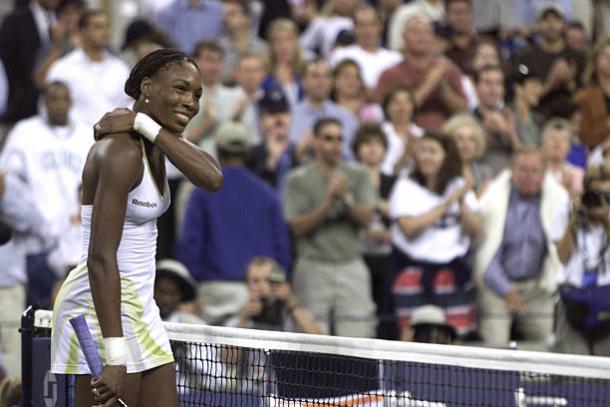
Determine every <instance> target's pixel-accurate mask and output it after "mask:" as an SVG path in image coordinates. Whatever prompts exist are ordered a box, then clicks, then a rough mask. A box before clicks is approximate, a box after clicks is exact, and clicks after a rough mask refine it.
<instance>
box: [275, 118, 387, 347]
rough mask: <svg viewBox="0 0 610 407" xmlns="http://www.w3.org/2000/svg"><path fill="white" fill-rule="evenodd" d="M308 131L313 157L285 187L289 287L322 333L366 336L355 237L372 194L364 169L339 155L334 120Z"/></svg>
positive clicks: (366, 305) (369, 321) (367, 293)
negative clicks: (291, 257)
mask: <svg viewBox="0 0 610 407" xmlns="http://www.w3.org/2000/svg"><path fill="white" fill-rule="evenodd" d="M313 133H314V142H313V144H314V150H315V152H316V159H315V162H313V163H312V164H309V165H306V166H303V167H299V168H297V169H295V170H293V171H292V172H291V173H290V174H289V176H288V178H287V180H286V184H285V186H284V216H285V217H286V220H287V222H288V223H289V225H290V229H291V232H292V235H293V237H294V239H295V241H296V250H297V262H296V264H295V269H294V281H293V287H294V292H295V294H296V296H297V297H298V298H299V300H300V301H301V303H302V304H303V305H304V306H305V307H306V308H307V309H309V310H310V311H311V312H312V313H313V314H314V316H315V318H316V321H317V322H318V323H319V324H320V326H321V327H322V331H323V332H324V333H326V334H331V333H332V334H337V335H341V336H359V337H372V336H374V332H375V305H374V303H373V300H372V295H371V282H370V276H369V272H368V270H367V269H366V266H365V264H364V262H363V261H362V253H361V252H362V240H361V237H362V236H361V235H362V232H363V231H364V229H365V228H366V227H367V226H368V224H369V222H370V220H371V216H372V213H373V208H374V206H375V204H376V201H377V194H376V192H375V189H374V187H373V184H372V181H371V179H370V176H369V174H368V172H367V171H366V169H365V168H364V167H362V166H361V165H360V164H357V163H352V162H345V161H343V160H342V156H341V152H342V143H343V136H342V129H341V122H340V121H339V120H337V119H335V118H330V117H328V118H323V119H320V120H318V121H317V122H316V123H315V125H314V128H313ZM331 327H332V331H331Z"/></svg>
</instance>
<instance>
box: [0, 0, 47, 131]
mask: <svg viewBox="0 0 610 407" xmlns="http://www.w3.org/2000/svg"><path fill="white" fill-rule="evenodd" d="M58 5H59V0H32V1H30V3H29V4H27V5H23V6H18V7H16V8H15V10H13V12H11V13H9V14H8V15H7V16H6V17H5V18H4V20H3V21H2V25H0V59H1V60H2V62H3V63H4V67H5V68H6V76H7V79H8V83H9V96H8V105H7V109H6V112H4V114H3V115H2V116H0V122H4V123H7V124H12V123H15V122H16V121H18V120H21V119H24V118H26V117H29V116H33V115H34V114H36V111H37V107H36V102H37V100H38V90H37V89H36V87H35V86H34V83H33V81H32V73H33V70H34V67H35V64H36V57H37V54H38V51H39V49H40V46H41V45H42V44H44V43H45V42H48V41H49V30H50V28H51V24H52V21H53V19H54V18H55V10H56V9H57V6H58Z"/></svg>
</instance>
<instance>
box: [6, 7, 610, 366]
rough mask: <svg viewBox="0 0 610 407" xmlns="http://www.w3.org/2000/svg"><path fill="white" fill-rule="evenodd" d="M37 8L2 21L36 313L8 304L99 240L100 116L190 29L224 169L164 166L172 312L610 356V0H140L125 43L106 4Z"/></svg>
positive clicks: (164, 297) (201, 116)
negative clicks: (87, 205) (184, 171)
mask: <svg viewBox="0 0 610 407" xmlns="http://www.w3.org/2000/svg"><path fill="white" fill-rule="evenodd" d="M17 3H20V4H19V5H17V6H15V9H14V10H12V11H10V12H9V13H8V14H7V15H5V16H4V19H3V20H2V23H1V25H0V119H1V120H2V126H3V130H4V131H3V132H2V133H0V136H1V138H0V146H1V147H0V220H1V222H0V232H2V233H0V234H1V235H2V236H4V237H6V238H5V239H4V240H6V241H7V243H5V244H4V245H2V246H0V318H2V321H0V322H7V321H8V322H15V321H18V320H19V315H20V310H21V308H20V309H16V308H15V307H5V306H2V304H4V303H5V302H6V303H9V302H10V303H12V304H23V305H24V306H25V304H26V303H36V304H38V305H39V306H42V307H50V306H52V292H53V289H54V284H56V281H57V280H59V281H61V279H62V278H63V277H64V276H65V274H66V273H67V272H69V270H70V268H71V267H72V266H74V265H75V264H76V263H78V261H79V260H80V256H79V254H80V253H82V250H85V253H86V249H87V248H81V247H80V240H79V237H78V234H79V222H80V217H79V205H78V203H79V186H80V173H81V172H82V167H83V164H84V161H85V158H86V155H87V152H88V149H89V147H90V146H91V144H92V143H94V139H93V130H92V129H93V125H94V124H95V123H96V122H97V121H98V120H99V119H100V118H101V117H102V116H103V115H104V114H105V113H107V112H109V111H112V110H113V109H114V108H117V107H126V108H130V107H131V104H132V101H131V100H130V98H129V97H128V96H127V95H126V94H125V92H124V90H123V88H124V83H125V80H126V78H127V76H128V73H129V69H130V67H132V66H133V65H134V64H135V63H136V62H137V61H138V60H139V58H141V57H142V56H144V55H146V54H147V53H149V52H151V51H153V50H156V49H159V48H169V47H176V48H179V49H181V50H182V51H184V52H185V53H187V54H189V55H192V57H193V59H194V60H195V61H196V63H197V65H198V67H199V69H200V71H201V74H202V82H203V83H202V86H203V96H202V98H201V108H200V111H199V113H198V114H197V115H196V116H195V117H194V118H193V120H192V121H191V123H189V126H188V127H187V129H186V130H185V132H184V137H185V138H186V139H188V140H189V141H191V142H193V143H197V144H199V145H200V146H202V147H203V148H205V149H206V150H207V151H208V152H210V153H211V154H213V155H214V156H215V157H217V158H218V160H219V162H220V164H221V166H222V170H223V174H224V177H225V183H224V186H223V188H222V189H221V190H220V191H219V192H217V193H208V192H205V191H203V190H199V189H196V188H194V187H193V186H192V185H190V184H189V183H188V181H186V180H185V179H184V178H183V176H182V175H181V174H180V173H179V171H178V170H176V169H175V168H174V167H173V166H172V165H171V163H170V162H169V161H168V162H167V177H168V180H169V188H170V190H171V192H172V196H173V202H172V205H171V207H170V209H169V210H168V212H167V213H166V214H165V215H164V216H163V217H162V218H161V219H160V220H159V223H158V230H159V237H158V257H159V260H161V261H165V263H163V262H162V263H160V266H159V270H160V274H159V276H158V290H157V292H156V296H157V299H158V301H159V306H160V309H161V313H162V316H163V318H164V319H166V320H170V321H176V320H188V322H196V321H199V322H200V323H203V321H205V323H208V324H213V325H229V326H238V327H254V328H265V329H279V330H292V331H300V332H307V333H323V334H332V335H344V336H359V337H379V338H384V339H400V338H402V339H406V340H412V339H413V338H414V337H416V338H419V339H418V340H422V341H423V339H421V338H425V337H426V338H427V337H433V336H434V337H436V336H439V337H441V338H442V339H439V342H442V343H449V342H454V341H462V342H467V341H475V342H476V343H482V344H484V345H486V346H496V347H506V346H508V345H509V343H510V342H511V341H513V340H530V341H534V342H536V343H540V344H542V345H541V347H542V348H545V349H555V350H558V351H562V352H575V353H584V354H594V355H607V356H610V346H608V343H610V323H608V321H603V318H602V316H601V315H603V314H604V313H605V315H610V304H606V303H603V301H601V300H600V301H594V302H593V303H586V304H584V305H583V304H582V301H581V303H578V304H576V305H575V303H577V302H578V301H577V298H576V297H578V295H576V294H578V293H582V291H583V290H589V291H588V292H587V293H591V292H592V293H593V294H594V295H593V297H595V296H599V297H600V298H601V297H602V296H605V297H606V298H607V297H609V296H608V295H605V291H604V287H605V286H608V287H610V282H609V281H608V280H610V278H608V271H607V269H606V267H605V266H606V264H608V265H609V266H610V254H608V252H607V250H606V249H607V247H608V243H609V238H608V236H609V233H608V231H610V210H609V209H608V208H609V205H610V195H609V193H608V191H607V190H608V182H610V118H609V113H608V112H609V111H610V39H609V37H607V35H608V31H610V27H608V26H606V25H605V24H604V23H606V24H607V21H605V20H604V19H603V16H605V15H610V6H608V4H606V2H599V1H594V0H588V1H584V0H578V1H576V0H575V1H571V0H555V1H535V0H502V1H500V0H497V1H492V0H489V1H483V0H478V1H477V0H411V1H405V2H403V1H400V0H370V1H365V0H328V1H321V0H291V1H287V0H274V1H273V2H270V1H258V0H249V1H248V0H222V1H221V0H172V1H166V2H164V3H166V4H165V5H164V6H163V7H152V5H153V3H155V2H149V3H150V4H148V3H147V2H146V1H143V2H142V4H141V5H142V13H141V15H140V16H138V18H136V19H135V20H133V21H132V22H131V24H130V25H129V26H128V27H127V29H126V31H125V36H124V41H123V43H122V47H121V49H120V50H112V49H111V47H110V38H111V27H112V24H111V20H110V18H109V15H108V14H107V13H106V12H105V11H103V10H98V9H91V8H89V6H88V4H87V2H86V1H85V0H30V1H29V2H27V1H26V2H23V1H21V2H17ZM157 5H158V4H157ZM608 21H610V20H608ZM17 202H18V203H17ZM168 259H169V261H170V262H169V263H168V262H167V261H168ZM575 292H576V294H575ZM589 297H590V296H589ZM422 306H424V308H423V309H422V308H421V307H422ZM426 306H427V307H428V308H425V307H426ZM575 307H576V308H577V310H576V311H578V312H576V311H574V309H573V308H575ZM583 307H584V308H583ZM605 307H607V309H606V308H605ZM13 309H16V312H13V314H10V312H8V311H9V310H13ZM583 309H584V310H583ZM591 309H597V310H598V311H600V312H598V313H597V314H593V313H592V312H591ZM180 310H182V311H180ZM187 311H188V313H190V315H191V316H190V317H187V318H185V317H184V314H185V313H186V312H187ZM575 312H576V314H577V315H579V317H576V318H575V317H574V313H575ZM426 318H429V319H430V321H432V322H426V321H427V320H426ZM579 318H581V319H583V320H586V321H587V323H586V324H579V323H578V320H579ZM422 321H423V322H422ZM434 321H436V322H434ZM554 321H555V324H554ZM433 322H434V324H436V325H437V326H442V327H443V330H441V331H439V332H441V333H430V332H432V331H430V330H424V331H422V330H420V333H414V332H415V328H416V327H417V326H419V327H421V326H423V325H426V324H432V323H433ZM554 330H555V332H554ZM422 332H425V333H422ZM434 332H436V331H434ZM15 334H16V333H15ZM0 338H1V339H0V341H1V342H2V350H3V352H5V353H6V355H4V357H5V358H6V359H7V360H9V359H10V357H11V353H12V354H13V355H14V354H15V353H14V352H15V348H16V347H17V348H18V344H15V338H12V339H11V336H10V335H5V334H4V333H3V334H2V335H1V336H0ZM15 363H17V362H15ZM9 365H10V366H17V365H15V364H14V363H13V362H11V363H10V364H7V366H9ZM9 373H10V374H11V375H17V374H18V368H16V369H15V370H14V371H10V369H9Z"/></svg>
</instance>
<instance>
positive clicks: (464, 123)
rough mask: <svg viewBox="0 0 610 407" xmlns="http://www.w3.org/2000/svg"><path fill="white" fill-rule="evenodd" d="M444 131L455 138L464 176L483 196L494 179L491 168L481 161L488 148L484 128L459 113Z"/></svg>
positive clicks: (448, 122) (471, 118)
mask: <svg viewBox="0 0 610 407" xmlns="http://www.w3.org/2000/svg"><path fill="white" fill-rule="evenodd" d="M442 131H443V133H445V134H447V135H448V136H450V137H451V138H453V141H454V142H455V144H456V146H457V149H458V152H459V154H460V158H461V159H462V165H463V172H462V176H463V177H464V179H465V180H466V182H467V183H468V184H470V185H472V187H473V188H474V190H475V192H476V194H477V196H481V194H482V193H483V191H484V189H485V187H486V186H487V184H488V182H489V181H490V179H491V177H492V170H491V168H490V167H489V166H488V165H486V164H484V163H482V162H480V161H479V159H480V158H481V157H482V156H483V154H484V153H485V148H486V143H485V132H484V130H483V128H482V127H481V125H480V124H479V123H478V122H477V120H476V119H475V118H474V117H472V115H470V114H467V113H459V114H456V115H454V116H453V117H451V118H450V119H449V120H448V121H447V122H446V123H445V125H444V126H443V128H442Z"/></svg>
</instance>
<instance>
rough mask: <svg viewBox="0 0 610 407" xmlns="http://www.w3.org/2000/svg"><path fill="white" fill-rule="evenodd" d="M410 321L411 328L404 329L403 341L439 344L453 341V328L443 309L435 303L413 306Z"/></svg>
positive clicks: (447, 343) (454, 335)
mask: <svg viewBox="0 0 610 407" xmlns="http://www.w3.org/2000/svg"><path fill="white" fill-rule="evenodd" d="M411 321H412V322H411V329H410V330H407V331H405V333H404V334H403V337H402V340H403V341H408V342H419V343H435V344H439V345H451V344H452V343H453V342H454V341H455V338H456V333H455V329H453V327H452V326H451V325H449V323H447V316H446V315H445V311H443V309H442V308H440V307H437V306H436V305H430V304H429V305H422V306H421V307H417V308H415V310H413V314H412V316H411Z"/></svg>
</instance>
